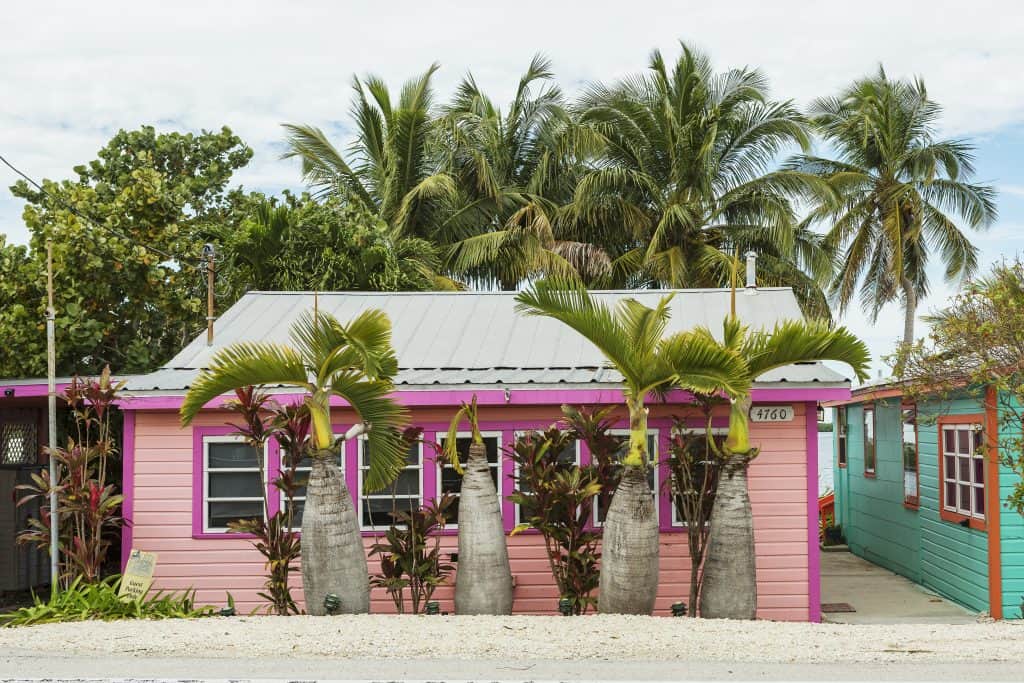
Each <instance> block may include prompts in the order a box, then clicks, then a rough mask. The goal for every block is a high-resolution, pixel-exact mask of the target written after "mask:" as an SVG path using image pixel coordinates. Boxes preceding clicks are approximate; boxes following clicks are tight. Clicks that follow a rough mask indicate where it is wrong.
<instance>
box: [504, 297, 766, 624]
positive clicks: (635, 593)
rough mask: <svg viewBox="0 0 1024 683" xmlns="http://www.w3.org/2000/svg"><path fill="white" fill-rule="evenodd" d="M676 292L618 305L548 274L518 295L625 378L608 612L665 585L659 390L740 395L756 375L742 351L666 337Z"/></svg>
mask: <svg viewBox="0 0 1024 683" xmlns="http://www.w3.org/2000/svg"><path fill="white" fill-rule="evenodd" d="M671 299H672V295H671V294H669V295H667V296H664V297H662V298H661V300H660V301H659V303H658V304H657V306H656V307H654V308H649V307H647V306H644V305H643V304H641V303H640V302H639V301H637V300H636V299H631V298H625V299H622V300H620V301H619V302H618V304H617V305H616V306H615V308H614V309H613V308H611V307H609V306H608V305H607V304H606V303H605V302H604V301H602V300H597V299H595V298H593V297H592V296H591V295H590V293H589V292H588V291H587V290H586V288H584V287H583V285H582V284H580V283H578V282H570V281H556V280H542V281H540V282H537V283H534V284H533V285H531V286H530V287H529V288H528V289H526V290H525V291H523V292H522V293H521V294H520V295H519V296H517V297H516V301H517V302H518V304H517V311H519V312H521V313H524V314H526V315H539V316H546V317H550V318H554V319H555V320H559V321H561V322H562V323H564V324H566V325H568V326H569V327H571V328H572V329H574V330H576V331H577V332H578V333H580V334H581V335H582V336H583V337H585V338H586V339H587V340H589V341H590V342H591V343H592V344H594V346H596V347H597V348H598V350H599V351H600V352H601V353H602V354H603V355H604V357H605V358H606V360H607V361H608V363H609V364H610V365H611V366H612V367H614V368H615V369H616V370H617V371H618V372H619V373H620V374H621V375H622V378H623V380H622V381H623V389H624V394H625V402H626V408H627V410H628V413H629V450H628V452H627V454H626V455H625V457H623V458H622V460H621V465H622V466H623V470H622V476H621V480H620V481H619V484H618V488H617V489H616V491H615V495H614V497H613V498H612V501H611V505H610V506H609V507H608V512H607V515H606V518H605V521H604V541H603V546H602V558H601V587H600V599H599V604H598V607H599V609H600V611H601V612H608V613H628V614H648V613H650V612H651V611H652V610H653V608H654V598H655V595H656V592H657V587H658V522H657V512H656V510H655V509H654V500H653V492H652V491H651V488H650V484H649V483H648V480H647V470H648V468H650V467H652V466H654V464H655V463H653V462H651V455H650V454H649V453H648V452H647V408H646V406H645V400H646V398H647V396H648V395H650V394H651V393H653V392H660V391H665V390H667V389H669V388H670V387H672V386H680V387H685V388H689V389H691V390H694V391H698V392H705V393H706V392H713V391H720V390H724V391H725V392H727V393H729V394H730V395H739V394H741V393H743V392H745V391H747V390H748V389H749V384H750V382H751V381H752V379H751V378H749V377H747V376H746V374H745V372H744V370H745V364H744V362H743V360H742V359H741V358H740V357H739V356H738V355H737V353H736V352H735V351H734V350H733V349H730V348H725V347H723V346H721V345H720V344H718V343H716V342H714V341H713V340H710V341H709V340H706V339H704V338H702V337H697V336H695V335H692V334H684V333H677V334H673V335H670V336H667V337H666V336H664V333H665V326H666V323H667V321H668V318H669V315H670V312H669V304H670V302H671Z"/></svg>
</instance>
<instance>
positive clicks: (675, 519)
mask: <svg viewBox="0 0 1024 683" xmlns="http://www.w3.org/2000/svg"><path fill="white" fill-rule="evenodd" d="M704 429H705V428H704V427H687V428H686V429H682V430H680V433H681V434H703V433H704ZM728 433H729V428H728V427H712V428H711V436H726V435H727V434H728ZM669 493H670V494H671V496H672V497H671V498H670V499H669V503H670V507H671V508H672V525H671V526H672V527H673V528H675V529H685V528H686V523H685V522H683V520H681V519H679V511H678V510H677V509H676V501H675V496H676V494H675V491H672V490H671V487H670V488H669ZM706 523H707V524H710V523H711V520H708V521H707V522H706Z"/></svg>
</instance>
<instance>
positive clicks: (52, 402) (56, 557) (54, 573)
mask: <svg viewBox="0 0 1024 683" xmlns="http://www.w3.org/2000/svg"><path fill="white" fill-rule="evenodd" d="M56 317H57V314H56V311H55V310H54V308H53V240H49V239H48V240H46V385H47V386H46V389H47V391H46V403H47V406H46V407H47V419H48V427H49V430H48V438H47V444H46V445H47V446H48V447H49V449H50V587H51V590H59V589H60V515H59V513H58V510H57V507H58V504H57V503H58V501H57V484H58V483H59V481H60V465H59V463H58V462H57V458H56V457H54V454H53V449H54V448H56V447H57V342H56V336H57V335H56V331H55V330H54V323H55V320H56Z"/></svg>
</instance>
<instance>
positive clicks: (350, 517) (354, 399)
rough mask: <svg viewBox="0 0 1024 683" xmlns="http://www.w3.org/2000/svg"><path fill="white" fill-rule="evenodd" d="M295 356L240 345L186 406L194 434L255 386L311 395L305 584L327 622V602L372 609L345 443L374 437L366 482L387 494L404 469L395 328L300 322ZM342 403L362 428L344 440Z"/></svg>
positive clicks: (367, 315)
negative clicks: (338, 422) (335, 405)
mask: <svg viewBox="0 0 1024 683" xmlns="http://www.w3.org/2000/svg"><path fill="white" fill-rule="evenodd" d="M291 337H292V342H293V344H294V347H293V346H286V345H278V344H269V343H239V344H233V345H231V346H229V347H227V348H225V349H223V350H222V351H219V352H217V354H216V355H215V356H214V358H213V361H212V362H211V364H210V367H209V368H207V369H205V370H203V372H202V373H201V374H200V375H199V377H198V378H197V379H196V381H195V382H194V383H193V384H192V386H191V388H190V389H189V391H188V393H187V394H186V395H185V400H184V402H183V403H182V406H181V419H182V424H185V425H187V424H189V423H190V422H191V421H192V419H193V418H194V417H195V416H196V414H197V413H199V411H200V410H201V409H202V408H203V406H204V405H206V404H207V403H209V402H210V401H212V400H213V399H215V398H216V397H218V396H221V395H222V394H224V393H226V392H229V391H231V390H233V389H237V388H239V387H245V386H250V385H275V386H276V385H284V386H290V387H298V388H300V389H303V390H305V391H306V392H307V393H306V395H305V396H304V398H303V402H304V403H305V404H306V406H307V407H308V408H309V411H310V416H311V421H312V434H311V437H310V444H309V449H310V451H311V452H310V455H311V456H312V460H313V471H312V473H311V475H310V477H309V483H308V485H307V490H306V504H305V508H304V511H303V519H302V580H303V592H304V594H305V601H306V610H307V611H308V612H309V613H310V614H314V615H322V614H324V613H325V612H326V607H325V605H324V599H325V598H326V597H327V595H328V594H334V595H337V596H338V598H339V599H340V608H339V610H338V611H340V612H345V613H364V612H368V611H369V608H370V586H369V572H368V571H367V563H366V552H365V550H364V549H363V542H362V538H361V535H360V532H359V523H358V521H357V518H356V511H355V507H354V506H353V503H352V497H351V495H350V494H349V491H348V488H347V487H346V486H345V480H344V478H343V477H342V475H341V472H340V471H339V469H338V465H337V463H338V462H339V460H340V455H341V447H342V442H343V441H344V440H346V439H352V438H355V437H357V436H359V435H360V434H362V433H366V434H367V439H368V441H369V448H370V450H371V452H372V453H373V459H372V460H371V462H370V469H369V472H368V473H367V475H366V480H365V487H366V489H367V490H368V491H375V490H379V489H382V488H384V487H385V486H387V485H388V484H389V483H390V482H392V481H394V479H395V478H396V477H397V476H398V475H399V473H400V472H401V470H402V468H403V467H404V466H405V457H406V447H405V445H404V441H403V439H402V434H401V432H400V431H399V428H400V427H401V426H402V425H403V424H404V423H405V422H406V411H405V409H404V408H402V407H401V406H399V405H398V404H397V403H395V402H394V401H393V400H392V399H391V398H390V397H389V394H390V393H391V391H392V390H393V385H392V379H393V377H394V375H395V373H396V372H397V371H398V361H397V360H396V358H395V353H394V349H393V348H392V346H391V321H390V320H388V317H387V316H386V315H385V314H384V313H383V311H380V310H376V309H371V310H368V311H365V312H363V313H361V314H359V315H358V316H356V317H355V318H354V319H353V320H352V321H351V322H349V323H348V324H345V325H343V324H341V323H340V322H338V321H337V320H336V319H335V318H334V317H333V316H330V315H327V314H324V313H320V314H315V313H313V314H309V313H307V314H303V315H302V316H300V317H299V319H298V320H297V321H296V322H295V323H294V325H293V326H292V329H291ZM334 396H337V397H340V398H342V399H343V400H345V401H346V402H348V404H349V405H351V407H352V409H353V410H354V411H355V412H356V414H357V415H358V419H359V420H360V422H359V423H358V424H357V425H355V426H353V428H352V429H350V430H348V432H347V433H346V434H345V435H343V436H342V437H340V438H335V435H334V431H333V428H332V427H331V408H330V401H331V397H334Z"/></svg>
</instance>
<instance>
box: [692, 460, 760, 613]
mask: <svg viewBox="0 0 1024 683" xmlns="http://www.w3.org/2000/svg"><path fill="white" fill-rule="evenodd" d="M753 452H754V451H751V452H747V453H729V452H727V454H726V457H725V461H724V462H723V463H722V467H721V469H720V470H719V476H718V492H717V493H716V494H715V503H714V505H713V506H712V508H711V531H710V534H709V538H708V547H707V552H706V554H705V559H704V580H703V582H702V586H701V589H700V614H701V616H702V617H707V618H711V619H754V618H755V617H756V616H757V569H756V567H755V565H754V516H753V514H752V512H751V510H750V496H749V494H748V493H747V467H748V466H749V465H750V458H751V453H753Z"/></svg>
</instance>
